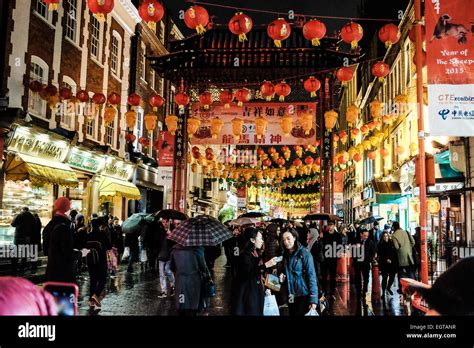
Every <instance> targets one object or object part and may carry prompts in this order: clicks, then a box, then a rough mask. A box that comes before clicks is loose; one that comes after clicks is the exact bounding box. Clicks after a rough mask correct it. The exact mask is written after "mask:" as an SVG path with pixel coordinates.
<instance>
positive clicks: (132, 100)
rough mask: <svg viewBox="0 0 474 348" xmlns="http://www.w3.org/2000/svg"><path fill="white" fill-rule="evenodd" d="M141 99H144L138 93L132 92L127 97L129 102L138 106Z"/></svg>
mask: <svg viewBox="0 0 474 348" xmlns="http://www.w3.org/2000/svg"><path fill="white" fill-rule="evenodd" d="M141 101H142V98H141V97H140V96H139V95H138V94H136V93H132V94H130V95H129V96H128V98H127V103H128V104H129V105H131V106H138V105H140V102H141Z"/></svg>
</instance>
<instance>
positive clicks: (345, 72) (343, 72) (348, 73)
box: [336, 66, 354, 85]
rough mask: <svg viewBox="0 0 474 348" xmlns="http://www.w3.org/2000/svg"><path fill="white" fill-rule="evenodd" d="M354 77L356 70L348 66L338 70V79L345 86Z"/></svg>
mask: <svg viewBox="0 0 474 348" xmlns="http://www.w3.org/2000/svg"><path fill="white" fill-rule="evenodd" d="M353 76H354V70H352V69H351V68H349V67H347V66H343V67H342V68H339V69H337V71H336V78H337V79H338V80H339V81H341V82H342V84H343V85H346V84H347V82H348V81H350V80H352V77H353Z"/></svg>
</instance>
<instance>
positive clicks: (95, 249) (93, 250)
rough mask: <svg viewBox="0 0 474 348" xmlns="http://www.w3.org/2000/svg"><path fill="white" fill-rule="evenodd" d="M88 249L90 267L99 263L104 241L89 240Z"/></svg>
mask: <svg viewBox="0 0 474 348" xmlns="http://www.w3.org/2000/svg"><path fill="white" fill-rule="evenodd" d="M86 249H89V250H90V252H89V253H88V254H87V256H86V258H87V265H88V266H89V267H96V266H97V265H99V261H100V260H99V253H100V252H101V251H102V243H101V242H97V241H89V242H87V243H86Z"/></svg>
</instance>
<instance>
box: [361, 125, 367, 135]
mask: <svg viewBox="0 0 474 348" xmlns="http://www.w3.org/2000/svg"><path fill="white" fill-rule="evenodd" d="M360 131H361V132H362V134H367V133H369V127H368V126H367V125H366V124H364V125H363V126H362V127H360Z"/></svg>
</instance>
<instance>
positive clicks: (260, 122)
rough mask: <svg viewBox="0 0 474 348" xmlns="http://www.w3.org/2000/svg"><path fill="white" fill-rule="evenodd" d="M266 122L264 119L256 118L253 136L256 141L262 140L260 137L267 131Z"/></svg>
mask: <svg viewBox="0 0 474 348" xmlns="http://www.w3.org/2000/svg"><path fill="white" fill-rule="evenodd" d="M267 124H268V121H267V119H266V118H265V117H261V116H259V117H257V118H256V119H255V134H256V135H257V139H262V136H263V135H264V134H265V132H266V130H267Z"/></svg>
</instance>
